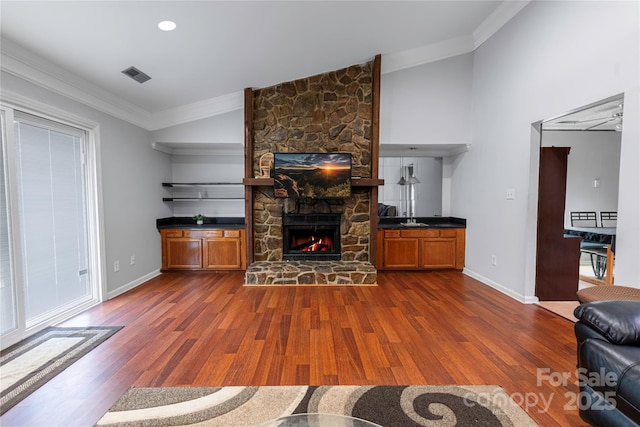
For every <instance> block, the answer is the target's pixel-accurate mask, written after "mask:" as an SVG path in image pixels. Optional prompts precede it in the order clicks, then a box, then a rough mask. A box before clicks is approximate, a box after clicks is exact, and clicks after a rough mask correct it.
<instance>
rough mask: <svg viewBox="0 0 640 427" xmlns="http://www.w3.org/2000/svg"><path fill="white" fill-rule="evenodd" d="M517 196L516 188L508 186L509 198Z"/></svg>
mask: <svg viewBox="0 0 640 427" xmlns="http://www.w3.org/2000/svg"><path fill="white" fill-rule="evenodd" d="M515 198H516V189H515V188H507V200H513V199H515Z"/></svg>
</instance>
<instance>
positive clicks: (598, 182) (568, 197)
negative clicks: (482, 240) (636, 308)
mask: <svg viewBox="0 0 640 427" xmlns="http://www.w3.org/2000/svg"><path fill="white" fill-rule="evenodd" d="M623 108H624V98H623V96H622V95H618V96H614V97H611V98H607V99H605V100H602V101H598V102H596V103H593V104H590V105H588V106H585V107H582V108H579V109H577V110H574V111H572V112H569V113H566V114H563V115H560V116H558V117H555V118H553V119H550V120H547V121H544V122H542V123H541V126H540V152H541V153H543V152H544V151H551V150H553V151H556V152H558V151H559V150H566V161H565V162H564V165H556V166H557V167H558V168H560V170H559V171H557V172H559V173H560V176H562V179H560V178H558V177H556V178H554V179H555V181H552V182H550V183H548V184H547V185H550V186H551V188H552V189H553V191H555V192H556V193H557V194H556V196H555V199H554V200H553V201H551V200H549V191H550V189H549V187H547V188H546V189H545V188H543V187H542V182H543V180H545V179H547V180H548V179H550V175H549V173H550V172H549V171H547V170H545V165H544V164H543V160H542V159H543V157H542V154H541V158H540V159H541V160H540V176H539V180H540V186H539V190H538V208H539V209H538V248H537V256H536V296H538V298H539V299H540V300H541V301H544V300H547V301H548V300H567V299H569V298H571V299H576V298H575V292H574V289H575V290H576V291H577V289H578V287H579V286H580V284H582V285H583V286H584V285H585V281H586V282H591V283H597V284H600V283H605V282H604V281H601V280H600V281H598V280H589V279H590V278H593V277H594V275H595V273H592V271H593V267H592V265H591V260H590V258H589V255H586V254H583V255H582V256H579V257H578V261H577V265H574V264H573V263H574V261H571V265H570V266H567V265H566V263H567V260H566V259H565V260H564V261H563V262H564V264H565V265H564V269H565V270H563V266H562V265H561V264H562V263H563V262H561V261H560V260H561V259H562V258H563V257H570V258H571V259H573V258H575V253H574V250H575V248H574V246H575V242H571V241H569V240H570V239H572V237H567V235H566V229H567V227H570V226H571V218H570V216H571V215H570V213H571V212H584V211H589V212H595V215H597V217H598V218H600V215H601V213H604V212H617V207H618V184H619V170H620V152H621V140H622V139H621V133H622V128H623ZM545 203H547V204H551V205H553V206H554V209H552V210H551V211H552V212H550V211H549V210H546V211H545V210H542V209H541V206H544V205H545ZM549 221H551V222H553V223H554V226H553V229H552V230H547V231H546V232H547V233H550V235H549V236H547V237H546V239H547V240H548V239H551V240H552V242H549V241H541V236H540V233H541V232H542V233H545V226H544V224H545V223H548V222H549ZM592 225H593V226H594V227H595V226H597V227H602V223H601V222H600V220H599V219H598V221H597V222H595V223H594V224H592ZM614 239H615V237H614ZM550 245H555V246H556V247H555V248H554V249H553V250H560V251H561V253H560V254H557V256H556V257H552V258H551V259H549V257H545V255H548V254H547V251H550V250H551V249H549V248H550ZM610 258H611V259H610V261H611V267H610V270H611V271H609V273H610V274H613V262H612V261H613V256H611V257H610ZM559 271H564V272H565V273H566V274H568V275H569V277H566V278H565V279H564V280H563V281H558V278H559V276H558V272H559ZM545 275H547V276H546V278H545ZM611 277H612V276H611ZM586 285H588V283H586ZM550 298H551V299H550Z"/></svg>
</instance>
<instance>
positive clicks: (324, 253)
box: [282, 214, 341, 261]
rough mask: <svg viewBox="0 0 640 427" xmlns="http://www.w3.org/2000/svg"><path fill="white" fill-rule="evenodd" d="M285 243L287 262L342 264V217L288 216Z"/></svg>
mask: <svg viewBox="0 0 640 427" xmlns="http://www.w3.org/2000/svg"><path fill="white" fill-rule="evenodd" d="M282 242H283V247H282V258H283V259H284V260H285V261H294V260H295V261H336V260H340V259H341V252H340V215H339V214H309V215H301V214H287V215H284V216H283V218H282Z"/></svg>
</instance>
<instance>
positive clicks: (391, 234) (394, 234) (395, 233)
mask: <svg viewBox="0 0 640 427" xmlns="http://www.w3.org/2000/svg"><path fill="white" fill-rule="evenodd" d="M384 237H400V230H384Z"/></svg>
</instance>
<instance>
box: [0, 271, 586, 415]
mask: <svg viewBox="0 0 640 427" xmlns="http://www.w3.org/2000/svg"><path fill="white" fill-rule="evenodd" d="M243 281H244V279H243V273H242V272H232V273H201V272H199V273H165V274H163V275H161V276H159V277H157V278H154V279H152V280H150V281H149V282H147V283H145V284H144V285H142V286H139V287H138V288H136V289H133V290H132V291H130V292H127V293H125V294H123V295H121V296H119V297H117V298H114V299H112V300H110V301H107V302H105V303H103V304H101V305H99V306H96V307H94V308H92V309H90V310H88V311H86V312H84V313H83V314H81V315H79V316H76V317H75V318H73V319H71V320H69V321H67V322H65V323H64V324H62V326H99V325H124V326H125V327H124V328H123V329H122V330H121V331H120V332H118V333H117V334H116V335H114V336H113V337H111V338H110V339H109V340H107V341H106V342H105V343H103V344H101V345H100V346H99V347H97V348H96V349H94V350H92V351H91V352H90V353H89V354H88V355H86V356H84V357H83V358H82V359H80V360H79V361H77V362H76V363H74V364H73V365H72V366H71V367H69V368H68V369H66V370H65V371H64V372H62V373H61V374H59V375H58V376H57V377H55V378H54V379H53V380H51V381H50V382H49V383H47V384H46V385H45V386H43V387H41V388H40V389H39V390H37V391H36V392H34V393H33V394H32V395H30V396H29V397H27V398H26V399H25V400H23V401H22V402H21V403H20V404H18V405H17V406H16V407H14V408H12V409H11V410H9V411H8V412H7V413H6V414H5V415H3V416H2V418H1V419H0V424H1V425H2V426H4V427H7V426H71V425H77V426H92V425H93V424H94V423H95V422H96V421H97V420H98V419H99V418H100V417H101V416H102V415H103V414H104V413H105V412H106V411H107V410H108V409H109V407H111V405H112V404H113V403H114V402H115V401H116V400H117V399H118V397H119V396H120V395H121V394H122V393H124V392H125V391H126V390H127V389H128V388H129V387H160V386H162V387H170V386H224V385H289V384H310V385H322V384H353V385H360V384H497V385H500V386H502V387H503V388H504V389H505V390H506V391H507V393H509V394H510V395H512V397H513V398H514V399H515V400H516V401H517V402H518V403H520V404H521V406H522V407H523V408H524V409H525V410H526V411H527V412H528V413H529V415H530V416H531V417H532V418H533V419H534V420H536V421H537V422H538V423H539V424H540V425H544V426H553V425H562V426H575V425H584V423H582V422H581V420H580V419H579V417H578V415H577V409H575V408H572V407H571V406H572V405H575V403H576V402H575V400H573V401H572V397H573V396H575V395H576V394H577V392H578V387H577V385H576V381H575V362H576V351H575V338H574V334H573V323H572V322H570V321H568V320H566V319H564V318H562V317H560V316H557V315H555V314H553V313H551V312H549V311H547V310H545V309H543V308H541V307H538V306H536V305H534V304H529V305H525V304H521V303H519V302H517V301H515V300H513V299H511V298H509V297H507V296H505V295H503V294H501V293H500V292H498V291H495V290H493V289H491V288H489V287H487V286H485V285H484V284H482V283H480V282H478V281H476V280H474V279H472V278H470V277H468V276H465V275H463V274H461V273H458V272H379V286H377V287H337V286H334V287H331V286H329V287H311V286H299V287H298V286H292V287H245V286H242V283H243ZM539 369H545V370H547V371H546V372H547V374H543V375H540V374H539V373H538V370H539ZM553 373H560V374H561V373H571V374H572V375H571V378H570V380H569V381H568V384H567V385H566V386H565V385H562V384H558V382H554V381H549V380H548V378H549V377H548V375H552V374H553ZM547 403H548V407H546V405H547Z"/></svg>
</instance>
